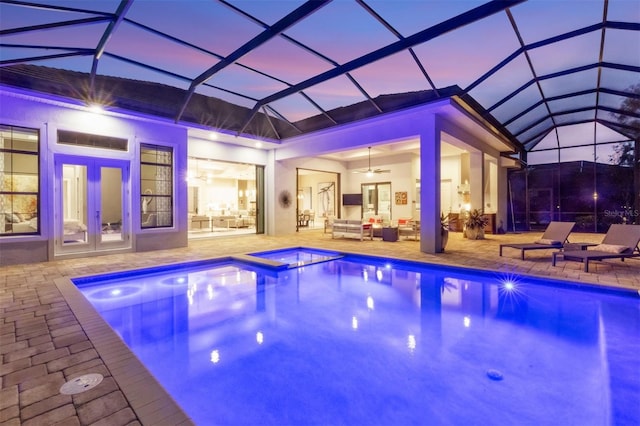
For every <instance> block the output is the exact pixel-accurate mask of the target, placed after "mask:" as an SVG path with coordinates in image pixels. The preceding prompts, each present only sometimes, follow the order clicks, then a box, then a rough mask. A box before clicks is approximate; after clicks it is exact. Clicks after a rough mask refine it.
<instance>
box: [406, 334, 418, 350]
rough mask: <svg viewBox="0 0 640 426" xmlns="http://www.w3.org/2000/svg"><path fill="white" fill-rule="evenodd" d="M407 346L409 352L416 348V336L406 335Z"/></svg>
mask: <svg viewBox="0 0 640 426" xmlns="http://www.w3.org/2000/svg"><path fill="white" fill-rule="evenodd" d="M407 348H409V351H411V352H413V351H414V350H415V349H416V336H414V335H413V334H410V335H409V337H407Z"/></svg>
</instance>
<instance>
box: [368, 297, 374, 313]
mask: <svg viewBox="0 0 640 426" xmlns="http://www.w3.org/2000/svg"><path fill="white" fill-rule="evenodd" d="M367 308H368V309H370V310H372V311H373V308H374V303H373V297H371V296H367Z"/></svg>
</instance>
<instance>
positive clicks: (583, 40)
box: [0, 0, 640, 150]
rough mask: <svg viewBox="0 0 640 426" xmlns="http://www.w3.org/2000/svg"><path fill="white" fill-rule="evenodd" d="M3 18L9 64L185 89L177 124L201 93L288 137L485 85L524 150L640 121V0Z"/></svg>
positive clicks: (596, 139) (23, 13)
mask: <svg viewBox="0 0 640 426" xmlns="http://www.w3.org/2000/svg"><path fill="white" fill-rule="evenodd" d="M0 16H2V18H0V36H1V40H0V41H1V42H0V49H1V50H0V65H1V66H2V67H7V66H13V65H20V64H37V65H45V66H48V67H53V68H60V69H65V70H71V71H78V72H83V73H88V74H89V75H90V79H91V82H92V83H93V81H94V80H96V79H98V78H99V77H100V76H115V77H121V78H126V79H134V80H144V81H150V82H155V83H161V84H165V85H168V86H172V87H176V88H179V89H182V90H183V92H182V93H183V96H182V98H180V99H179V101H178V102H176V104H175V105H174V107H175V111H174V118H175V120H178V121H179V120H181V118H182V117H183V115H184V114H185V111H186V110H187V109H188V108H189V107H190V104H191V103H193V102H194V96H198V95H204V96H208V97H213V98H218V99H222V100H224V101H227V102H230V103H232V104H235V105H239V106H242V107H244V108H245V109H244V110H243V111H245V113H246V116H245V117H242V118H241V120H240V122H239V124H238V125H237V126H236V128H235V129H234V131H235V132H237V133H239V134H246V133H251V132H250V131H249V130H248V129H250V128H251V126H252V122H254V121H255V120H257V119H258V118H260V119H261V120H264V118H265V117H266V118H267V119H268V120H267V122H269V123H270V126H269V127H270V129H269V131H268V133H269V134H268V136H269V137H272V138H274V139H284V138H285V135H284V134H283V131H282V130H279V129H282V128H283V123H284V124H285V127H287V128H288V132H287V135H290V134H301V133H304V132H306V131H308V126H307V125H306V123H309V122H310V121H313V122H315V123H316V124H317V123H321V125H322V126H324V127H329V126H332V125H335V124H337V123H340V122H343V117H341V116H339V115H340V113H341V112H342V113H344V108H343V107H346V106H349V105H359V110H360V109H363V108H367V109H369V110H371V111H372V112H371V113H369V114H368V115H369V116H370V115H371V114H379V113H384V112H388V111H389V110H393V109H394V108H402V107H405V106H406V105H407V104H406V103H402V102H397V101H396V100H394V99H395V98H393V97H389V96H385V95H390V94H397V93H409V92H411V93H412V94H413V96H416V97H417V98H419V101H420V102H428V101H431V100H433V99H438V97H447V96H451V95H452V93H453V94H455V95H457V96H459V97H461V98H463V99H467V100H468V99H469V98H472V103H473V104H474V105H476V106H477V109H478V113H480V114H481V115H482V116H483V118H484V119H486V120H487V121H488V122H490V123H495V124H496V125H497V126H499V127H500V128H501V129H502V130H503V131H504V133H505V134H506V135H507V136H508V137H509V138H510V139H511V141H512V142H514V143H515V144H517V145H519V146H521V147H522V148H523V149H524V150H532V149H535V147H536V146H537V145H538V144H539V143H540V142H541V141H543V139H544V141H545V142H544V145H545V146H550V147H562V146H563V138H564V135H565V134H566V133H567V132H562V131H558V129H561V128H566V127H567V126H574V125H577V126H583V127H584V126H589V127H590V128H591V129H592V131H591V132H584V134H585V135H587V136H585V138H586V140H585V141H584V144H598V143H600V139H602V141H603V142H604V141H606V142H609V143H610V142H612V136H611V131H612V130H613V132H614V133H615V134H616V135H618V136H615V137H613V140H614V141H617V142H624V141H628V140H631V139H633V137H635V136H634V135H636V134H637V133H638V123H639V122H640V115H638V113H637V111H636V112H634V111H629V110H628V109H626V108H623V104H624V103H625V102H631V101H638V100H639V99H640V2H638V1H636V0H583V1H582V0H575V1H553V2H551V1H544V2H540V1H524V0H513V1H507V0H505V1H490V2H486V3H484V2H480V1H472V0H458V1H454V2H452V1H409V0H407V1H405V0H394V1H391V0H353V1H351V0H349V1H346V0H334V1H330V0H317V1H306V2H305V1H302V0H282V1H280V0H272V1H266V0H265V1H259V0H255V1H252V0H239V1H232V0H218V1H191V0H183V1H153V0H152V1H142V0H131V1H126V0H123V1H119V0H101V1H90V2H89V1H86V2H78V1H71V0H67V1H58V0H49V1H46V2H26V1H14V0H5V1H2V2H1V3H0ZM634 85H636V89H635V90H634V89H633V86H634ZM424 93H428V94H429V96H423V95H421V94H424ZM420 96H422V97H420ZM390 100H393V102H391V101H390ZM414 102H415V101H414ZM347 112H349V110H347ZM351 114H352V115H353V116H354V119H355V118H357V117H355V116H356V115H357V114H355V113H351ZM262 127H263V128H264V126H262ZM316 127H317V126H316ZM602 128H605V129H606V130H607V131H606V132H602V131H600V130H599V129H602ZM253 133H255V132H253ZM258 136H261V135H258ZM550 140H551V142H550ZM571 143H572V144H575V142H574V141H572V142H571Z"/></svg>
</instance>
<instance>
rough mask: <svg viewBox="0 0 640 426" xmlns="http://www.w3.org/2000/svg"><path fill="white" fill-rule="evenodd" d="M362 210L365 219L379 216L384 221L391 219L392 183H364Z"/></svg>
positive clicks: (387, 221)
mask: <svg viewBox="0 0 640 426" xmlns="http://www.w3.org/2000/svg"><path fill="white" fill-rule="evenodd" d="M362 212H363V217H364V218H365V219H367V218H369V217H371V216H377V217H378V218H379V219H380V220H382V223H385V224H386V223H389V222H390V221H391V183H390V182H382V183H364V184H362Z"/></svg>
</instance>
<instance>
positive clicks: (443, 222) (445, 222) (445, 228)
mask: <svg viewBox="0 0 640 426" xmlns="http://www.w3.org/2000/svg"><path fill="white" fill-rule="evenodd" d="M440 235H441V236H442V239H441V241H442V245H441V246H440V251H441V252H442V251H444V248H445V247H446V246H447V241H449V215H445V214H444V213H443V212H440Z"/></svg>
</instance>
